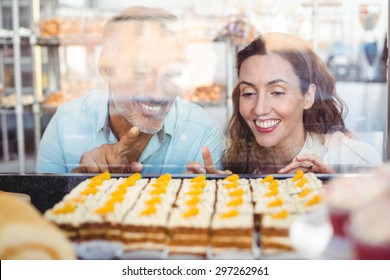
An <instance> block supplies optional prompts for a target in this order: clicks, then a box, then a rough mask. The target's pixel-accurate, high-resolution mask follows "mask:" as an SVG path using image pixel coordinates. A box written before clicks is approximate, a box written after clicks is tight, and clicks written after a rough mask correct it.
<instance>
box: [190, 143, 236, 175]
mask: <svg viewBox="0 0 390 280" xmlns="http://www.w3.org/2000/svg"><path fill="white" fill-rule="evenodd" d="M202 157H203V163H204V164H203V165H202V164H201V163H200V162H197V161H191V162H189V163H187V170H188V172H186V173H190V174H191V173H192V174H204V173H207V174H232V172H231V171H230V170H225V171H223V170H217V169H216V168H215V165H214V161H213V157H212V156H211V153H210V150H209V148H207V147H206V146H204V147H202Z"/></svg>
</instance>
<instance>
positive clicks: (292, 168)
mask: <svg viewBox="0 0 390 280" xmlns="http://www.w3.org/2000/svg"><path fill="white" fill-rule="evenodd" d="M297 170H302V171H304V172H314V173H336V172H335V171H334V170H333V169H332V168H331V167H330V166H328V165H326V164H325V163H324V162H323V161H322V160H321V159H320V158H319V157H318V156H317V155H314V154H311V155H302V156H297V157H296V158H295V160H294V161H293V162H291V163H290V164H288V165H287V166H285V167H284V168H282V169H280V170H279V173H295V172H296V171H297Z"/></svg>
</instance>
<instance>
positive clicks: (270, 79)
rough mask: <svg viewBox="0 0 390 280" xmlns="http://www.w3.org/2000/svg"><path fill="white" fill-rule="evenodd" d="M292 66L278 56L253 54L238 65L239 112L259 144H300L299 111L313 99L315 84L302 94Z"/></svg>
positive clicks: (302, 141)
mask: <svg viewBox="0 0 390 280" xmlns="http://www.w3.org/2000/svg"><path fill="white" fill-rule="evenodd" d="M299 85H300V83H299V79H298V77H297V76H296V75H295V73H294V70H293V68H292V65H291V64H290V63H289V62H288V61H287V60H285V59H283V58H282V57H280V56H278V55H275V54H270V55H254V56H251V57H249V58H247V59H246V60H245V61H244V62H243V63H242V65H241V69H240V76H239V88H240V107H239V110H240V114H241V115H242V117H243V118H244V120H245V121H246V123H247V124H248V126H249V128H250V129H251V131H252V133H253V135H254V136H255V138H256V142H257V143H258V144H259V145H260V146H263V147H267V148H271V147H287V148H293V146H292V145H294V146H296V145H300V147H302V145H303V143H304V138H305V132H304V126H303V111H304V109H308V108H310V107H311V106H312V104H313V102H314V93H315V87H314V86H310V87H309V92H308V94H305V95H303V94H302V93H301V90H300V87H299Z"/></svg>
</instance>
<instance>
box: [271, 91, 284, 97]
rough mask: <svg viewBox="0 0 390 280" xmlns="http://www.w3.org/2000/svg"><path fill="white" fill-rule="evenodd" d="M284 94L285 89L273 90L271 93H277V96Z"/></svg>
mask: <svg viewBox="0 0 390 280" xmlns="http://www.w3.org/2000/svg"><path fill="white" fill-rule="evenodd" d="M283 94H285V92H284V91H273V92H271V95H276V96H279V95H283Z"/></svg>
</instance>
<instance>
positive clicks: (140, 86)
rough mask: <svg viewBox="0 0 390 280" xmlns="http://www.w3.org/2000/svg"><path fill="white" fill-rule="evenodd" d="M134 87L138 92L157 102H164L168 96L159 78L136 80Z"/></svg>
mask: <svg viewBox="0 0 390 280" xmlns="http://www.w3.org/2000/svg"><path fill="white" fill-rule="evenodd" d="M134 87H135V90H136V91H138V92H141V93H144V94H147V95H149V96H150V97H153V99H155V100H162V99H164V98H165V97H166V95H167V94H166V93H165V92H164V88H163V85H162V84H161V81H160V79H158V77H157V76H156V77H149V78H146V79H141V80H136V81H135V83H134Z"/></svg>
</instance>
